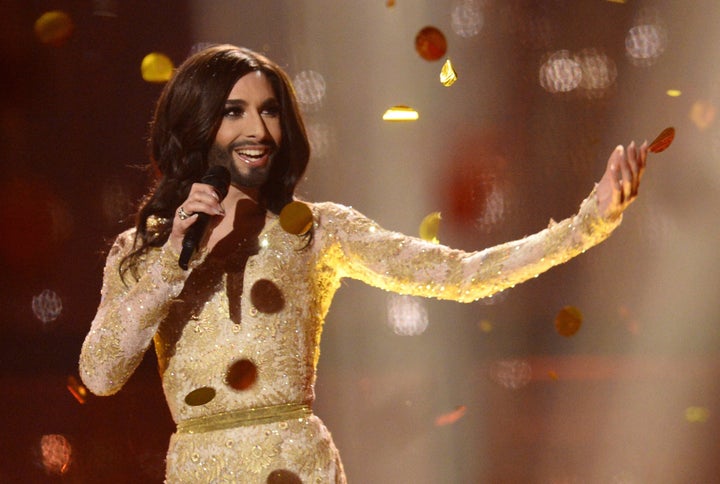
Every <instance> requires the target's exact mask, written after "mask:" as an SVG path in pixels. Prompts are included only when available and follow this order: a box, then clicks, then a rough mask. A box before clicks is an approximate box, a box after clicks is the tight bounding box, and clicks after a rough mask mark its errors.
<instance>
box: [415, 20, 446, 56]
mask: <svg viewBox="0 0 720 484" xmlns="http://www.w3.org/2000/svg"><path fill="white" fill-rule="evenodd" d="M415 50H416V51H417V53H418V54H419V55H420V57H422V58H423V59H425V60H426V61H436V60H438V59H440V58H441V57H442V56H444V55H445V52H447V40H445V34H443V33H442V32H441V31H440V29H438V28H437V27H433V26H427V27H424V28H422V29H421V30H420V31H419V32H418V33H417V35H416V36H415Z"/></svg>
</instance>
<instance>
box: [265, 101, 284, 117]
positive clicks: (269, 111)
mask: <svg viewBox="0 0 720 484" xmlns="http://www.w3.org/2000/svg"><path fill="white" fill-rule="evenodd" d="M262 115H263V116H267V117H269V118H277V117H279V116H280V105H279V104H276V103H271V104H268V105H266V106H264V107H263V109H262Z"/></svg>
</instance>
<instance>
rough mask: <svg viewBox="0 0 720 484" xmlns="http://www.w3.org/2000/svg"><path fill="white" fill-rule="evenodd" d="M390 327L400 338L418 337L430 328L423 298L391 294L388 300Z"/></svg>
mask: <svg viewBox="0 0 720 484" xmlns="http://www.w3.org/2000/svg"><path fill="white" fill-rule="evenodd" d="M387 316H388V325H389V326H390V328H391V329H392V330H393V332H394V333H395V334H397V335H400V336H417V335H419V334H422V333H424V332H425V330H426V329H427V327H428V313H427V309H426V308H425V302H424V301H423V299H422V298H419V297H415V296H408V295H402V294H389V295H388V299H387Z"/></svg>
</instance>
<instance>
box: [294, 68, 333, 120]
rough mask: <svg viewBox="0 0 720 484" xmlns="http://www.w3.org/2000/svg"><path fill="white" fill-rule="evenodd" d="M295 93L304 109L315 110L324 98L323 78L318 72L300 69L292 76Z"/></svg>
mask: <svg viewBox="0 0 720 484" xmlns="http://www.w3.org/2000/svg"><path fill="white" fill-rule="evenodd" d="M293 86H294V87H295V94H296V95H297V100H298V102H299V103H300V106H301V107H302V108H303V109H304V110H306V111H307V110H316V109H317V108H318V107H319V106H321V104H322V101H323V99H325V91H326V84H325V78H324V77H323V76H322V74H320V73H319V72H315V71H310V70H306V71H301V72H299V73H298V74H297V75H296V76H295V77H294V78H293Z"/></svg>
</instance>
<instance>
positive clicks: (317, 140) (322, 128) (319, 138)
mask: <svg viewBox="0 0 720 484" xmlns="http://www.w3.org/2000/svg"><path fill="white" fill-rule="evenodd" d="M305 130H306V131H307V137H308V141H309V142H310V153H312V156H313V157H315V158H322V157H325V156H327V155H328V153H329V151H330V147H331V145H332V140H333V130H332V128H330V126H328V125H327V124H325V123H322V122H319V121H309V122H307V121H306V125H305Z"/></svg>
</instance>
